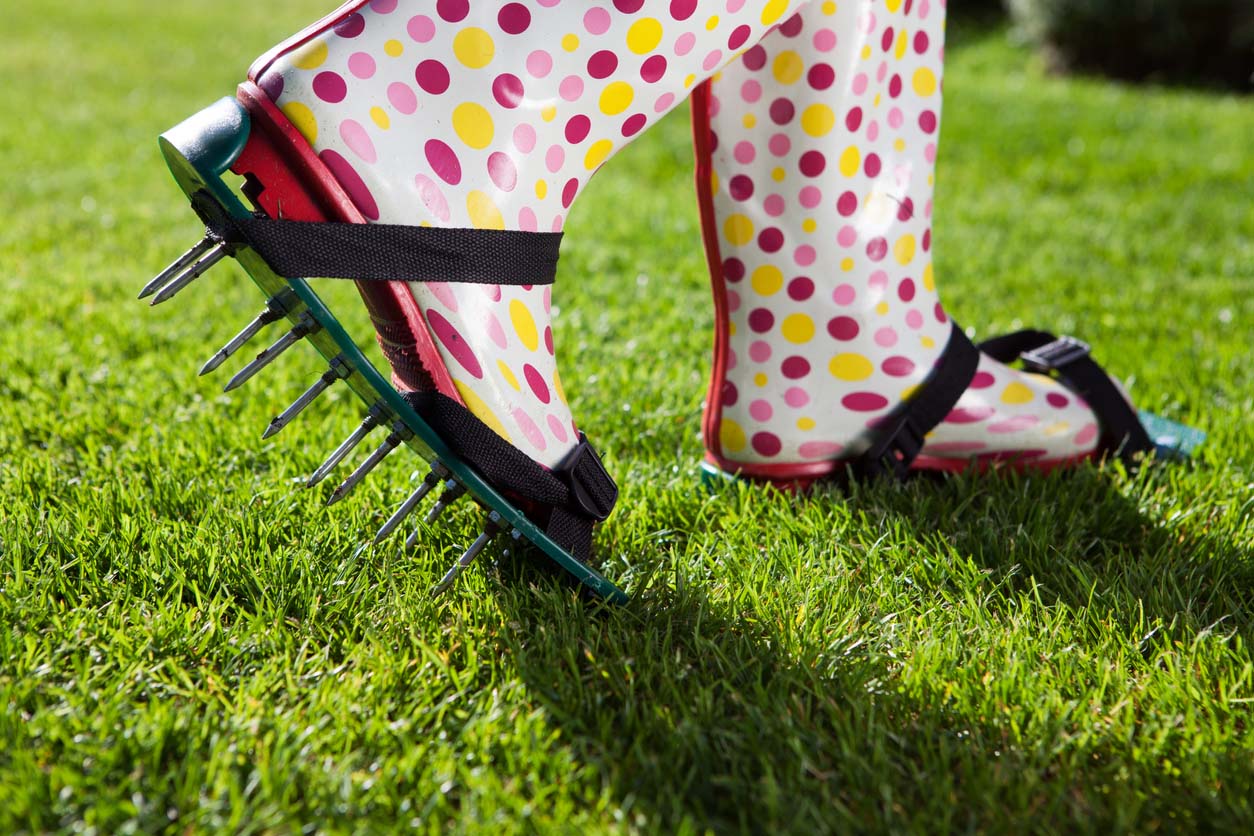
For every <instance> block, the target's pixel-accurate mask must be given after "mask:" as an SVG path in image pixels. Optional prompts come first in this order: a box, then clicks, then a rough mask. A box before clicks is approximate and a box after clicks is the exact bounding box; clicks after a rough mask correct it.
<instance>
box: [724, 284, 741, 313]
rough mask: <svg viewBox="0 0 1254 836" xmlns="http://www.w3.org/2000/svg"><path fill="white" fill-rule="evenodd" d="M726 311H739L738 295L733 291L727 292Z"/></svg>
mask: <svg viewBox="0 0 1254 836" xmlns="http://www.w3.org/2000/svg"><path fill="white" fill-rule="evenodd" d="M727 310H728V311H730V312H731V313H735V312H736V311H738V310H740V294H739V293H737V292H736V291H734V290H729V291H727Z"/></svg>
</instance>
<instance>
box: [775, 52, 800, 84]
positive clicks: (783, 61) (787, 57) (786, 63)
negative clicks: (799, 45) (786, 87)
mask: <svg viewBox="0 0 1254 836" xmlns="http://www.w3.org/2000/svg"><path fill="white" fill-rule="evenodd" d="M805 69H806V65H805V62H804V61H802V60H801V56H800V55H798V54H797V53H795V52H793V51H792V50H791V49H786V50H784V51H783V52H781V53H780V54H779V55H777V56H776V57H775V64H774V65H773V66H772V67H771V71H772V72H773V73H774V74H775V80H776V81H778V82H779V83H780V84H796V83H797V80H798V79H800V78H801V74H802V73H804V72H805Z"/></svg>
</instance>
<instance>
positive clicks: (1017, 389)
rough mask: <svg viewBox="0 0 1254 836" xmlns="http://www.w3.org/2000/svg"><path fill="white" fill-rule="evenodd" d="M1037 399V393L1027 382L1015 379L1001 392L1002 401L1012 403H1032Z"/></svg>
mask: <svg viewBox="0 0 1254 836" xmlns="http://www.w3.org/2000/svg"><path fill="white" fill-rule="evenodd" d="M1035 399H1036V393H1035V392H1033V391H1032V389H1031V387H1029V386H1028V385H1027V384H1024V383H1020V382H1019V381H1017V380H1016V381H1015V382H1014V383H1011V384H1010V385H1008V386H1007V387H1006V388H1005V390H1004V391H1003V392H1002V393H1001V402H1002V403H1006V404H1011V405H1018V404H1025V403H1031V402H1032V401H1033V400H1035Z"/></svg>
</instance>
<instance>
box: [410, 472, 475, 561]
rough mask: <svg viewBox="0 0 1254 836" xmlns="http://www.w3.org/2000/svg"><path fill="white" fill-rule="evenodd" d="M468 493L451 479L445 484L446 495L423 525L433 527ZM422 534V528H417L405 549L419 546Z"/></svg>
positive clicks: (431, 511)
mask: <svg viewBox="0 0 1254 836" xmlns="http://www.w3.org/2000/svg"><path fill="white" fill-rule="evenodd" d="M466 493H467V490H466V486H465V485H463V484H461V483H460V482H458V481H457V480H455V479H449V480H448V481H447V482H445V483H444V493H443V494H441V496H440V499H439V501H438V502H436V503H435V505H432V506H431V510H430V511H428V512H427V516H426V517H425V518H424V519H423V523H425V524H426V525H431V524H432V523H433V522H435V521H436V520H437V519H439V518H440V516H441V515H442V514H443V513H444V512H445V511H447V510H448V509H449V508H450V507H451V506H452V505H453V504H454V503H455V502H457V500H459V499H461V498H462V497H463V496H465V495H466ZM421 534H422V528H421V527H420V528H415V529H414V531H413V533H412V534H410V535H409V537H408V538H407V539H406V540H405V548H406V549H412V548H413V547H414V546H416V545H418V538H419V536H421Z"/></svg>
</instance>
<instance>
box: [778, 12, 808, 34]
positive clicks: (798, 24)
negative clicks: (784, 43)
mask: <svg viewBox="0 0 1254 836" xmlns="http://www.w3.org/2000/svg"><path fill="white" fill-rule="evenodd" d="M804 27H805V19H804V18H803V17H802V16H801V15H800V14H795V15H793V16H792V17H790V18H788V20H785V21H784V22H783V23H782V24H780V27H779V32H780V34H781V35H783V36H784V37H785V38H795V37H797V36H798V35H800V34H801V30H802V29H803V28H804Z"/></svg>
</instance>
